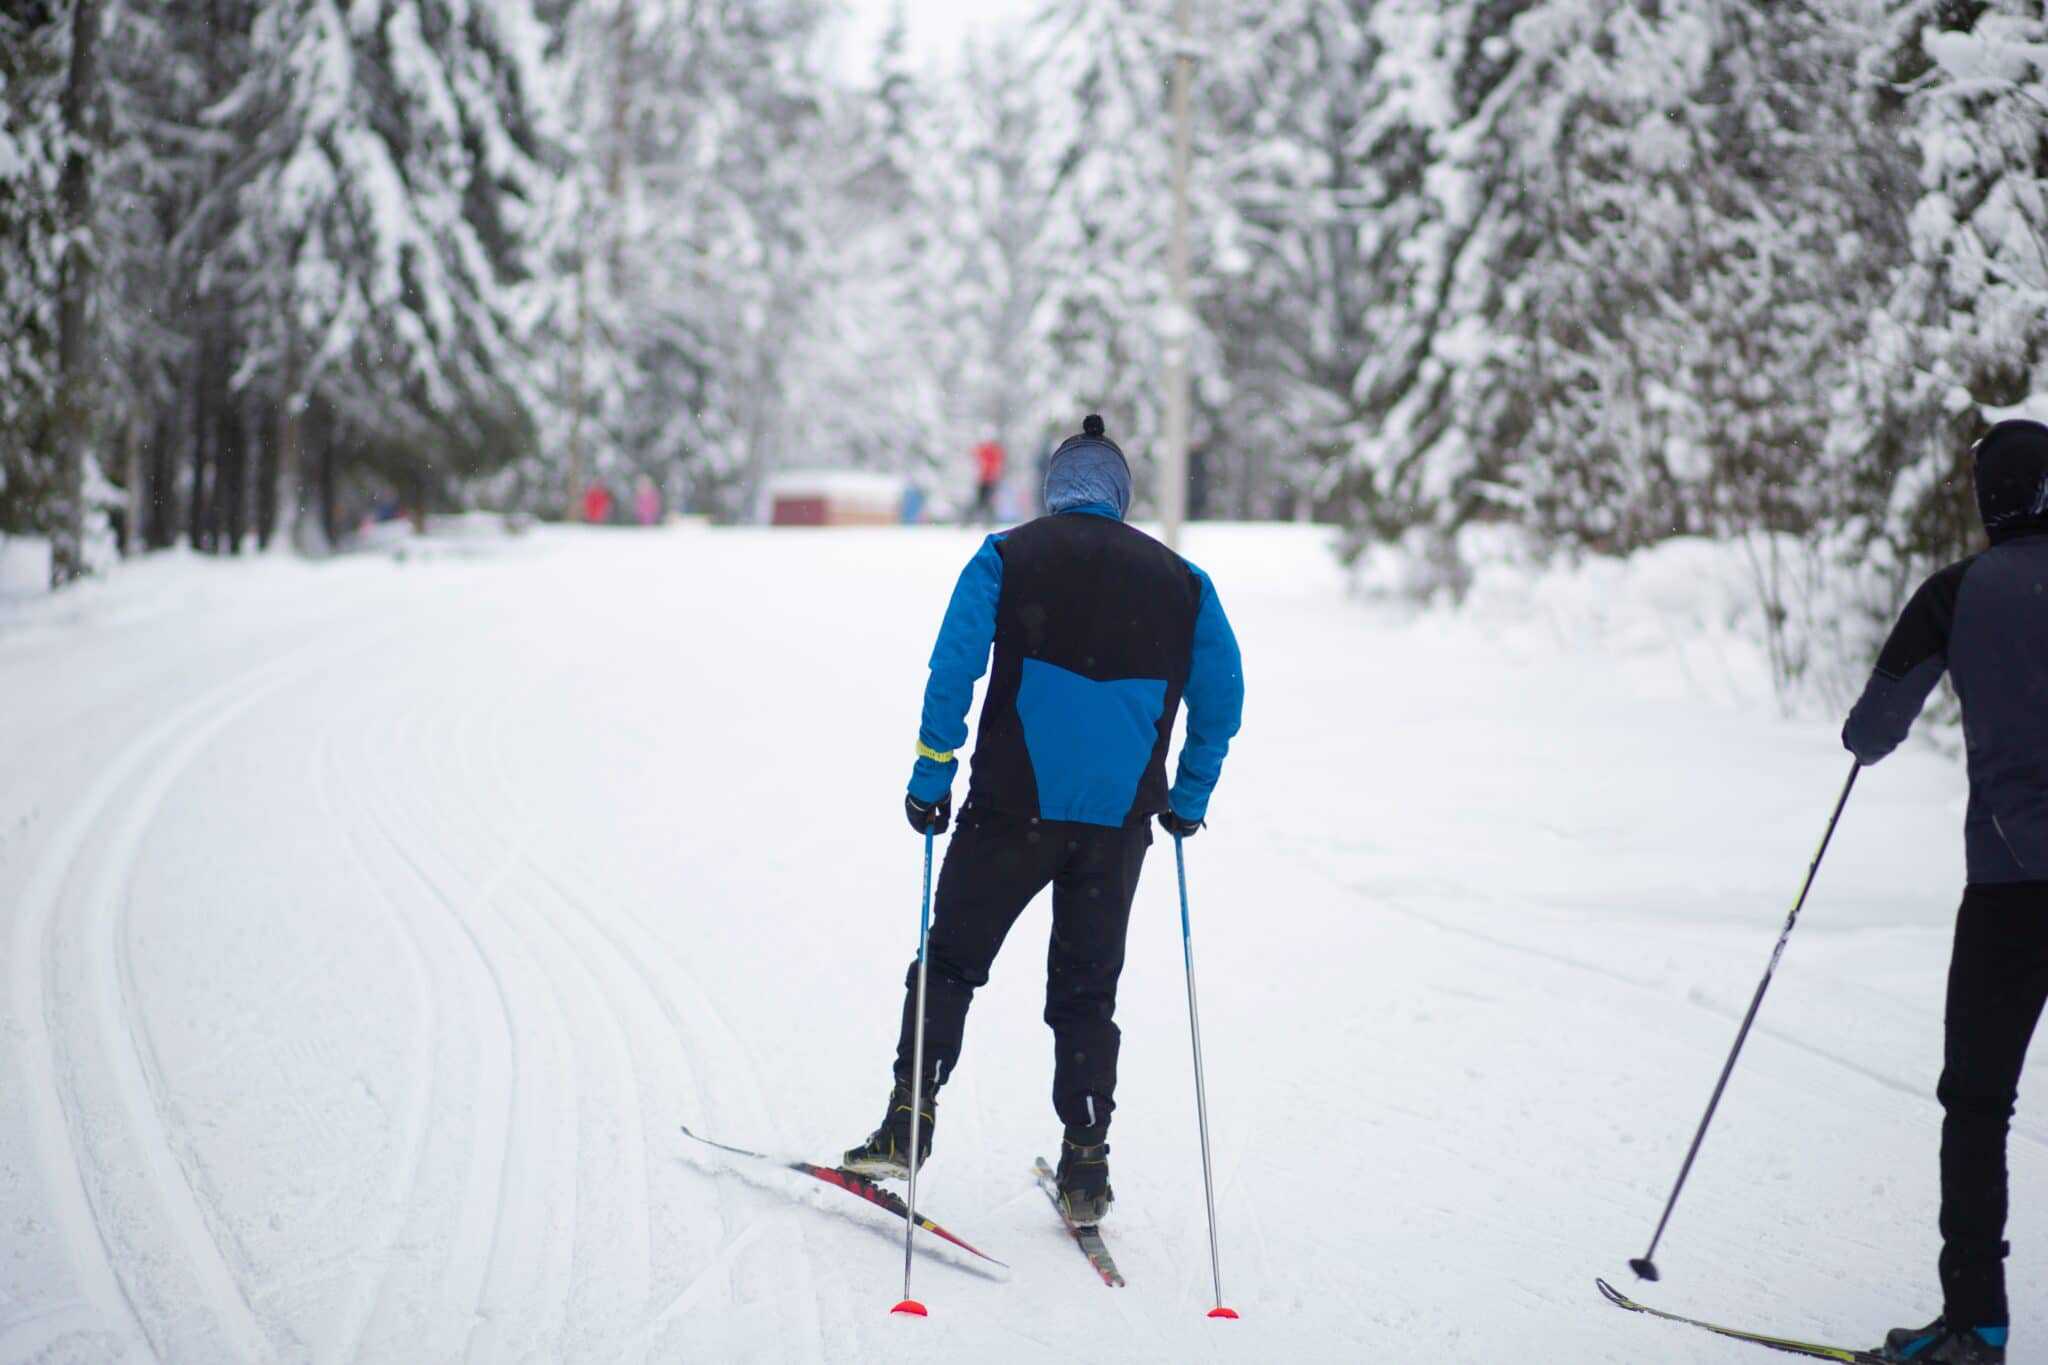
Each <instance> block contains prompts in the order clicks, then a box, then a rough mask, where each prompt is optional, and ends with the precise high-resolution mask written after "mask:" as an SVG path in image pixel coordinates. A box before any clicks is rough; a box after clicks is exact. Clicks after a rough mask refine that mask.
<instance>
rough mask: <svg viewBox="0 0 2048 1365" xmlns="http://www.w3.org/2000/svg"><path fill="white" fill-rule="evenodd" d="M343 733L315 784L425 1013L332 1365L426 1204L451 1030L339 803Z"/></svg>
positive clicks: (317, 1352) (324, 1346) (344, 1352)
mask: <svg viewBox="0 0 2048 1365" xmlns="http://www.w3.org/2000/svg"><path fill="white" fill-rule="evenodd" d="M339 728H340V723H339V721H338V720H337V721H336V722H335V723H334V724H333V725H331V726H330V727H329V728H328V730H327V731H326V733H325V734H324V735H323V737H322V739H321V741H320V746H319V749H318V751H317V757H316V759H315V769H314V786H315V788H316V790H317V791H318V792H319V794H320V803H321V807H322V809H323V810H325V811H326V813H327V819H328V823H329V826H330V827H331V828H333V829H337V830H342V831H344V837H345V842H346V843H347V846H348V848H349V850H350V853H351V855H352V857H353V859H354V862H355V864H356V868H357V870H358V872H359V873H360V874H361V877H362V880H363V881H364V882H365V883H367V884H368V885H369V886H370V888H371V893H372V894H373V895H374V896H375V898H376V900H377V903H378V904H379V905H381V906H383V907H384V913H385V915H386V917H387V918H389V919H390V920H391V922H392V926H393V928H394V929H396V930H397V932H398V937H399V941H400V942H401V943H403V944H404V945H405V953H406V967H407V971H408V974H409V976H410V979H411V980H412V983H413V1005H414V1008H415V1010H417V1012H418V1017H419V1020H420V1026H419V1027H418V1028H416V1029H414V1030H413V1038H414V1043H415V1046H414V1048H413V1051H412V1058H411V1066H412V1083H411V1085H410V1086H409V1087H408V1089H409V1093H410V1095H411V1099H410V1101H409V1102H408V1103H407V1105H406V1108H405V1117H404V1119H403V1121H402V1124H401V1128H400V1135H399V1142H398V1147H399V1161H398V1165H397V1167H396V1169H394V1170H393V1171H392V1173H391V1178H390V1179H389V1180H388V1181H387V1182H386V1184H385V1187H384V1200H383V1210H382V1216H381V1218H380V1219H379V1222H378V1231H377V1234H376V1238H375V1243H376V1250H375V1252H374V1253H373V1254H372V1255H371V1257H370V1258H369V1259H368V1261H367V1262H366V1264H365V1266H364V1268H363V1271H362V1273H360V1274H358V1275H357V1276H356V1278H355V1283H354V1284H353V1285H352V1286H351V1288H350V1290H349V1294H348V1298H347V1301H346V1303H345V1304H344V1305H343V1307H342V1310H341V1313H340V1317H339V1320H338V1321H337V1323H336V1324H335V1327H334V1330H333V1332H332V1334H331V1335H330V1337H329V1339H328V1340H327V1341H325V1342H322V1343H319V1344H318V1345H317V1346H316V1347H315V1349H314V1352H313V1358H314V1360H315V1361H318V1362H323V1363H326V1365H340V1362H343V1361H349V1360H354V1359H355V1358H356V1357H357V1356H359V1355H360V1354H361V1353H362V1349H363V1339H364V1337H365V1335H366V1334H367V1333H368V1331H369V1327H370V1321H371V1319H372V1317H374V1316H375V1314H376V1311H377V1301H378V1298H379V1297H380V1294H381V1290H382V1287H383V1282H384V1277H385V1274H386V1267H388V1265H389V1264H390V1261H391V1254H392V1251H393V1249H394V1248H395V1247H396V1246H397V1244H398V1239H399V1238H400V1236H402V1235H403V1232H404V1227H405V1219H406V1217H407V1215H408V1214H410V1213H411V1212H412V1211H413V1208H414V1206H415V1204H416V1203H417V1202H418V1198H419V1195H418V1189H419V1179H420V1167H421V1166H422V1164H423V1162H424V1158H425V1154H426V1147H427V1134H428V1130H429V1127H430V1119H431V1117H432V1115H433V1112H434V1106H435V1101H436V1093H437V1080H436V1072H437V1068H436V1067H435V1064H434V1054H435V1050H436V1048H437V1046H438V1040H439V1038H440V1035H441V1030H442V1026H443V1021H442V1010H441V1002H440V999H439V992H438V991H437V990H436V989H433V988H432V987H430V986H429V984H428V982H429V980H430V977H431V972H430V971H429V968H428V966H427V954H426V949H425V947H424V946H423V945H422V944H421V942H420V938H419V932H418V930H417V929H415V928H414V927H413V924H412V918H411V916H409V915H406V914H403V913H401V912H400V910H399V908H398V905H397V903H396V902H394V901H393V900H392V899H391V896H390V893H389V892H387V891H386V890H385V889H384V886H383V883H382V882H380V881H379V880H378V879H377V877H376V876H375V875H374V874H373V873H372V872H371V871H370V868H369V856H368V850H366V849H365V848H364V847H363V840H362V836H361V833H360V831H359V830H358V828H357V827H356V826H355V825H354V824H352V823H351V822H350V821H349V820H348V819H347V818H345V816H344V814H343V812H342V808H341V804H340V803H339V802H338V801H336V799H335V783H336V772H337V769H336V762H335V753H334V749H335V734H336V732H337V731H338V730H339Z"/></svg>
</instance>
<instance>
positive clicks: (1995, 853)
mask: <svg viewBox="0 0 2048 1365" xmlns="http://www.w3.org/2000/svg"><path fill="white" fill-rule="evenodd" d="M1976 477H1977V501H1978V507H1979V510H1980V511H1981V512H1982V513H1983V517H1984V527H1985V531H1986V533H1987V534H1988V535H1989V536H1990V538H1991V548H1990V549H1988V550H1986V551H1984V552H1983V553H1982V554H1976V555H1971V556H1970V557H1969V558H1968V559H1965V560H1963V561H1961V562H1960V563H1956V564H1951V565H1949V566H1948V567H1947V568H1945V569H1943V570H1942V571H1941V572H1940V573H1937V574H1935V575H1934V576H1933V577H1932V578H1930V579H1928V580H1927V581H1926V582H1925V583H1924V584H1922V585H1921V587H1920V590H1919V591H1918V592H1916V593H1914V594H1913V597H1912V600H1911V601H1909V602H1908V603H1907V604H1906V609H1905V611H1904V612H1903V613H1902V614H1901V615H1900V617H1899V622H1898V624H1897V625H1896V626H1895V627H1893V629H1892V633H1891V637H1890V638H1889V639H1887V640H1886V641H1885V645H1884V649H1883V651H1882V652H1881V653H1879V655H1878V656H1877V668H1876V670H1875V671H1874V672H1873V673H1872V674H1871V677H1870V682H1869V685H1868V686H1866V687H1865V688H1864V689H1863V696H1862V698H1861V699H1860V700H1858V701H1857V703H1856V707H1855V709H1854V710H1853V711H1851V712H1850V713H1849V720H1848V723H1847V724H1846V725H1845V726H1843V728H1842V742H1843V744H1845V745H1846V746H1848V748H1849V749H1850V750H1851V751H1852V752H1854V753H1855V755H1856V757H1857V758H1858V759H1859V760H1861V761H1862V762H1864V763H1875V762H1877V761H1878V760H1879V759H1881V758H1883V757H1884V756H1885V755H1886V754H1889V753H1890V752H1891V751H1892V750H1893V749H1895V748H1897V747H1898V746H1899V744H1900V742H1901V741H1903V740H1904V739H1905V737H1906V732H1907V731H1908V730H1909V729H1910V728H1911V727H1912V724H1913V721H1914V718H1915V717H1917V716H1918V715H1919V714H1920V708H1921V707H1922V706H1924V705H1925V704H1926V701H1927V694H1928V693H1929V692H1931V691H1933V690H1934V685H1935V683H1936V682H1938V681H1940V679H1941V675H1942V673H1943V671H1944V670H1946V671H1947V673H1948V675H1949V677H1950V678H1951V679H1952V680H1953V682H1954V684H1955V689H1956V697H1957V699H1958V700H1960V701H1961V702H1962V707H1963V742H1964V747H1965V749H1966V751H1967V752H1968V755H1969V767H1970V809H1969V814H1968V816H1967V817H1966V819H1965V822H1964V827H1963V835H1964V842H1965V845H1966V847H1967V851H1968V855H1969V878H1970V882H1971V884H1972V885H1988V884H1993V883H2006V882H2048V427H2043V426H2041V425H2040V424H2038V423H2033V422H2005V423H2001V424H2000V425H1999V426H1998V427H1995V428H1993V430H1992V432H1991V434H1990V435H1988V436H1986V437H1985V438H1984V440H1983V441H1982V442H1980V443H1979V445H1978V448H1977V461H1976Z"/></svg>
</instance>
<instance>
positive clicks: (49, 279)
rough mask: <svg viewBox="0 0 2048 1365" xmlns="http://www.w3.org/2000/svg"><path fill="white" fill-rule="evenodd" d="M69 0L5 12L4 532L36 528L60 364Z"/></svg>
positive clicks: (0, 320) (0, 263) (1, 194)
mask: <svg viewBox="0 0 2048 1365" xmlns="http://www.w3.org/2000/svg"><path fill="white" fill-rule="evenodd" d="M68 10H69V7H68V6H67V5H63V4H59V3H56V2H55V0H51V3H48V4H42V5H21V6H11V7H9V8H8V9H7V11H6V12H4V13H0V535H6V534H9V533H16V534H20V533H27V532H31V531H39V530H42V529H43V527H44V523H43V520H42V516H43V510H44V507H45V504H46V500H47V498H48V496H49V492H50V486H51V484H52V482H53V476H54V470H53V469H52V468H51V465H50V462H49V459H48V455H47V452H46V450H45V449H44V447H43V445H42V433H43V431H44V428H45V426H46V424H47V422H48V419H49V403H50V396H51V393H52V392H53V389H54V385H55V376H56V372H57V309H56V300H57V281H58V275H59V244H60V241H61V234H60V226H61V215H60V212H59V207H58V200H57V182H58V178H59V175H60V173H61V169H62V165H63V155H64V144H65V139H64V126H63V121H62V117H61V108H62V106H61V104H60V101H59V99H58V93H57V92H58V90H59V89H60V88H61V84H62V81H63V77H64V54H65V52H66V50H67V49H68V39H67V38H66V37H65V26H66V23H67V20H68V17H69V15H68Z"/></svg>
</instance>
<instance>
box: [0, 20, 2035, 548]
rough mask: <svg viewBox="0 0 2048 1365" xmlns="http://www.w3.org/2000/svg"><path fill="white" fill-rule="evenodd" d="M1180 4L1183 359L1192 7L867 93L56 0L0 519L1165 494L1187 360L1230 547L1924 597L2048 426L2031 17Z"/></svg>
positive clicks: (635, 24) (124, 520) (730, 511)
mask: <svg viewBox="0 0 2048 1365" xmlns="http://www.w3.org/2000/svg"><path fill="white" fill-rule="evenodd" d="M1192 9H1193V13H1194V40H1193V43H1194V49H1195V53H1196V55H1197V58H1198V60H1197V64H1196V68H1195V69H1196V72H1197V77H1196V81H1197V83H1196V86H1195V88H1194V99H1195V109H1196V116H1195V154H1194V163H1193V182H1192V190H1191V193H1192V203H1193V224H1194V272H1195V285H1194V297H1195V316H1194V317H1193V318H1191V319H1190V318H1185V317H1183V315H1182V314H1181V313H1180V312H1179V311H1177V310H1175V309H1174V308H1172V307H1171V305H1170V295H1169V289H1168V280H1167V275H1168V272H1167V268H1166V255H1167V242H1168V235H1169V224H1170V215H1171V196H1170V194H1169V177H1170V170H1171V136H1172V128H1171V119H1170V117H1169V114H1168V106H1169V83H1170V72H1171V70H1172V68H1173V65H1174V62H1173V58H1174V56H1175V52H1176V46H1175V45H1176V42H1177V38H1176V33H1175V27H1174V13H1173V11H1174V4H1173V0H1045V3H1044V4H1043V5H1042V6H1041V7H1040V8H1039V10H1038V11H1037V12H1036V13H1035V14H1034V15H1033V16H1032V17H1030V18H1029V19H1027V20H1026V21H1024V22H1023V24H1022V25H1021V26H1020V27H1019V28H1018V29H1017V30H1016V31H1014V32H1012V31H1005V32H1002V33H994V34H989V35H986V36H985V37H984V38H983V39H982V40H981V41H977V42H976V43H974V44H973V45H972V47H971V48H970V50H969V51H968V53H967V54H966V55H965V56H964V57H963V59H962V60H961V61H960V62H959V63H958V64H957V65H953V66H948V67H945V68H943V69H942V70H934V69H928V68H926V67H923V66H919V65H915V64H913V63H911V62H909V61H908V60H907V59H906V57H905V55H904V54H905V44H904V43H903V41H902V35H901V34H900V32H898V33H896V34H894V35H892V37H891V38H890V40H888V41H886V42H885V43H884V45H883V48H882V51H881V54H880V57H879V59H878V60H877V61H876V63H875V64H874V69H873V70H872V71H869V72H866V73H864V76H863V78H860V79H852V78H849V77H847V76H846V75H844V74H843V73H842V68H839V67H835V66H834V65H833V64H832V63H830V62H829V61H827V60H825V58H824V57H823V56H821V38H822V35H823V34H824V33H825V32H826V29H827V25H828V21H829V19H830V15H829V13H828V6H827V4H826V3H824V0H588V2H583V0H179V3H176V4H170V5H166V4H162V3H159V2H158V0H14V2H13V3H10V4H7V5H6V6H5V7H4V9H0V14H4V18H0V100H4V116H5V123H4V127H0V534H6V533H10V532H12V533H30V534H39V535H42V536H45V537H47V538H48V539H49V540H50V541H51V543H52V546H53V574H54V575H55V576H56V577H57V578H58V579H59V580H60V581H61V580H64V579H68V578H70V577H72V576H74V575H75V574H77V573H78V572H80V571H81V570H82V569H83V567H84V566H85V563H86V560H87V558H88V556H87V554H86V549H85V546H86V542H87V541H88V540H90V539H92V538H93V537H94V536H95V535H96V534H99V535H101V536H102V537H103V536H104V532H103V531H99V530H97V528H104V527H109V526H112V527H117V528H119V529H120V532H121V535H122V538H123V541H124V543H125V544H126V545H127V546H129V547H130V548H131V549H142V548H146V547H157V546H166V545H171V544H177V543H187V544H190V545H191V546H193V547H195V548H198V549H201V550H207V551H213V552H218V553H236V552H239V551H241V550H243V549H245V548H248V547H252V546H257V545H265V544H270V543H273V542H276V541H280V540H282V541H284V542H287V543H293V544H297V545H300V546H302V547H307V548H318V547H320V546H322V545H323V544H325V543H326V542H327V541H328V540H329V539H330V538H331V537H333V536H334V535H335V534H337V532H338V531H339V529H340V527H341V525H342V524H343V521H344V520H345V518H346V517H347V516H348V515H349V510H350V509H351V508H353V507H357V506H359V505H360V504H361V503H363V502H364V501H365V500H367V499H370V498H376V497H395V498H398V499H400V500H402V501H404V502H405V503H406V504H407V505H410V506H415V507H433V508H446V507H456V506H467V505H477V506H486V507H493V508H500V509H505V510H519V511H526V512H533V513H538V514H541V515H550V516H552V515H561V514H563V513H564V512H565V511H566V509H567V508H568V507H569V505H570V503H571V499H572V497H573V496H574V493H575V490H577V489H578V488H580V487H581V486H582V485H583V484H584V483H585V482H586V481H587V480H589V479H591V478H597V477H604V478H611V479H629V478H638V477H639V476H641V475H645V476H647V477H649V478H651V479H652V480H653V481H654V482H655V484H656V485H657V486H658V487H659V488H660V489H661V490H662V491H663V492H664V494H665V496H666V497H667V498H668V499H669V501H670V503H671V505H675V506H686V507H689V508H691V509H693V510H698V511H703V512H708V513H711V514H713V515H718V516H724V517H737V516H742V515H744V514H745V513H746V512H747V511H748V509H749V508H750V507H751V506H752V499H753V496H754V493H755V491H756V490H757V488H758V485H759V483H760V481H761V479H762V478H763V477H764V476H765V475H766V474H767V473H768V472H770V471H772V470H773V469H775V468H776V467H778V466H782V465H788V464H804V465H820V464H823V465H835V464H836V465H849V466H858V467H865V468H887V469H909V470H913V471H916V470H923V471H940V473H941V475H942V476H943V477H951V476H952V474H953V472H954V471H955V470H956V469H960V470H964V467H965V458H966V457H965V452H966V450H967V449H968V447H969V446H970V444H971V443H972V442H973V441H974V440H977V439H980V438H981V437H983V436H986V435H990V434H993V435H997V436H999V437H1001V438H1003V439H1004V440H1005V441H1006V442H1007V443H1008V444H1009V445H1010V447H1011V448H1012V449H1013V450H1018V451H1023V452H1030V451H1033V450H1035V449H1036V448H1037V447H1038V445H1039V444H1040V442H1041V441H1042V440H1043V439H1044V438H1045V437H1046V436H1048V435H1051V434H1054V433H1055V432H1056V431H1057V430H1058V429H1059V428H1061V427H1062V426H1066V425H1071V423H1072V421H1073V420H1074V419H1075V417H1076V416H1077V415H1078V414H1079V413H1080V412H1082V411H1085V410H1101V411H1103V412H1105V413H1108V414H1111V420H1112V425H1113V427H1114V428H1115V429H1117V430H1118V431H1119V433H1120V434H1121V435H1123V436H1124V437H1125V438H1126V440H1125V444H1126V446H1127V448H1129V449H1130V450H1131V451H1132V452H1133V453H1134V455H1136V456H1137V457H1138V460H1139V463H1140V464H1141V466H1149V459H1148V457H1147V452H1149V451H1150V450H1151V449H1152V448H1153V446H1154V445H1155V443H1156V440H1157V437H1158V433H1159V432H1160V429H1161V426H1162V422H1163V408H1164V398H1163V384H1162V380H1161V375H1162V370H1163V367H1164V357H1165V355H1166V352H1167V350H1168V347H1169V345H1170V344H1171V343H1173V342H1174V341H1177V340H1179V339H1181V338H1182V336H1183V335H1184V336H1185V339H1186V341H1187V344H1188V345H1189V347H1190V348H1191V355H1192V371H1193V379H1194V403H1195V414H1194V434H1193V443H1194V451H1193V497H1192V506H1193V509H1194V512H1195V514H1196V515H1208V516H1228V517H1273V516H1314V517H1317V518H1319V519H1323V520H1328V521H1333V522H1339V523H1342V524H1343V525H1345V526H1347V527H1350V528H1352V543H1353V544H1354V545H1355V546H1362V545H1364V544H1366V543H1368V542H1370V541H1373V540H1377V539H1382V538H1387V537H1396V536H1406V537H1410V538H1412V539H1414V540H1415V542H1416V543H1417V544H1418V545H1421V546H1425V547H1427V546H1437V547H1441V546H1445V545H1449V544H1451V543H1452V542H1453V538H1454V537H1455V534H1456V532H1457V531H1458V530H1459V529H1460V528H1462V527H1464V526H1467V525H1469V524H1471V523H1474V522H1478V521H1484V522H1496V523H1510V524H1514V525H1518V526H1521V527H1523V528H1525V529H1526V530H1527V531H1528V532H1529V533H1530V534H1531V536H1532V537H1533V538H1534V539H1535V541H1536V542H1537V543H1540V544H1547V545H1552V546H1558V547H1571V548H1577V549H1585V550H1589V551H1598V552H1612V551H1625V550H1628V549H1631V548H1635V547H1639V546H1642V545H1645V544H1648V543H1650V542H1653V541H1655V540H1657V539H1659V538H1662V537H1666V536H1670V535H1674V534H1711V535H1724V536H1734V535H1744V536H1749V535H1756V534H1758V533H1765V532H1790V533H1793V534H1794V535H1795V536H1796V537H1798V538H1799V539H1800V541H1801V542H1802V543H1805V544H1808V545H1810V546H1813V547H1816V553H1821V552H1825V553H1826V554H1830V555H1836V556H1840V557H1845V558H1848V559H1853V560H1854V561H1855V562H1857V563H1860V564H1864V565H1876V566H1880V568H1884V569H1888V570H1890V571H1892V572H1895V573H1896V574H1898V575H1899V576H1901V578H1903V575H1905V574H1907V573H1909V572H1912V571H1913V570H1915V569H1918V568H1921V567H1924V566H1925V565H1926V564H1927V563H1929V562H1930V561H1931V560H1933V559H1935V558H1937V557H1939V556H1940V555H1943V554H1946V553H1948V552H1949V551H1951V550H1952V549H1955V548H1957V547H1960V546H1962V545H1964V544H1965V543H1966V542H1967V540H1968V537H1969V534H1970V526H1971V524H1970V521H1969V519H1968V516H1967V508H1968V489H1967V447H1968V444H1969V442H1970V440H1971V439H1972V438H1973V437H1974V435H1975V434H1976V433H1977V432H1978V431H1980V430H1981V429H1982V428H1983V427H1984V426H1985V425H1987V423H1988V422H1989V421H1991V420H1994V419H1995V418H1996V417H1997V416H1998V415H2000V414H2003V413H2007V412H2011V411H2014V410H2017V409H2021V408H2023V407H2025V406H2026V405H2027V404H2028V403H2029V401H2030V400H2031V401H2033V402H2034V403H2035V404H2036V407H2035V409H2034V410H2035V411H2036V412H2039V411H2040V406H2039V405H2040V404H2041V403H2042V402H2043V401H2044V400H2048V14H2044V5H2043V4H2042V3H2041V0H1768V2H1767V0H1195V3H1194V5H1193V6H1192ZM1147 475H1148V468H1143V467H1141V469H1140V470H1139V481H1140V485H1141V487H1142V486H1143V485H1144V484H1145V483H1146V481H1147ZM1765 538H1766V539H1771V540H1773V542H1774V543H1775V542H1776V541H1777V540H1782V539H1783V538H1782V537H1775V538H1774V537H1765Z"/></svg>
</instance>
